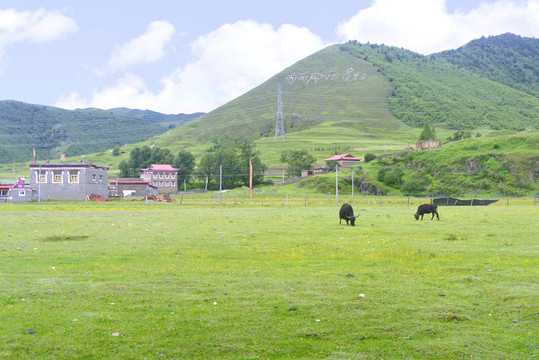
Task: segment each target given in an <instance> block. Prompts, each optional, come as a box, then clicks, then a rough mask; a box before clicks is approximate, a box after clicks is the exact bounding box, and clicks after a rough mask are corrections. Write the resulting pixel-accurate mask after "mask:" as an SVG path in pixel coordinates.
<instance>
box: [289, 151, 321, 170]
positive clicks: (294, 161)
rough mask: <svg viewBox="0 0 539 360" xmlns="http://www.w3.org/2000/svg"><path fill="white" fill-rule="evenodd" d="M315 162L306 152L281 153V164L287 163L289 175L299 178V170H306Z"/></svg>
mask: <svg viewBox="0 0 539 360" xmlns="http://www.w3.org/2000/svg"><path fill="white" fill-rule="evenodd" d="M315 161H316V159H315V157H314V156H312V155H311V154H310V153H309V152H308V151H307V150H288V151H282V152H281V162H284V163H287V164H288V167H287V169H286V171H287V172H288V174H289V175H292V176H300V175H301V170H308V169H310V168H311V167H312V165H313V163H314V162H315Z"/></svg>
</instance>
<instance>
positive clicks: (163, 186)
mask: <svg viewBox="0 0 539 360" xmlns="http://www.w3.org/2000/svg"><path fill="white" fill-rule="evenodd" d="M178 170H179V169H176V168H173V167H172V166H171V165H169V164H151V165H150V167H149V168H147V169H142V172H141V174H140V177H141V178H142V179H144V180H145V181H148V182H149V183H150V185H153V186H155V187H156V188H157V192H158V193H159V194H170V193H175V192H177V191H178Z"/></svg>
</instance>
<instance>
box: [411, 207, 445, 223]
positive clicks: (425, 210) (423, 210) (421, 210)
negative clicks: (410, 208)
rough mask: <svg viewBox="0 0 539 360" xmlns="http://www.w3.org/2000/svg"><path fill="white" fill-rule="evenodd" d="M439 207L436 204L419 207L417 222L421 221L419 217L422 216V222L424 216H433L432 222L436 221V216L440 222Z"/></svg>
mask: <svg viewBox="0 0 539 360" xmlns="http://www.w3.org/2000/svg"><path fill="white" fill-rule="evenodd" d="M437 209H438V205H436V204H423V205H419V207H418V208H417V212H416V213H415V215H414V217H415V219H416V220H418V219H419V216H421V220H423V215H424V214H432V217H431V218H430V219H431V220H432V219H434V215H436V217H437V218H438V220H440V216H439V215H438V211H437Z"/></svg>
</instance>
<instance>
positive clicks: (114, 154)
mask: <svg viewBox="0 0 539 360" xmlns="http://www.w3.org/2000/svg"><path fill="white" fill-rule="evenodd" d="M121 153H122V151H121V150H120V146H119V145H116V146H115V147H114V149H112V156H118V155H120V154H121Z"/></svg>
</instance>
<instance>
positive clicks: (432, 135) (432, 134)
mask: <svg viewBox="0 0 539 360" xmlns="http://www.w3.org/2000/svg"><path fill="white" fill-rule="evenodd" d="M431 139H432V140H434V139H436V131H435V130H434V126H432V125H431V124H430V121H429V118H428V117H426V118H425V124H424V125H423V131H422V132H421V135H419V141H424V140H431Z"/></svg>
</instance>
